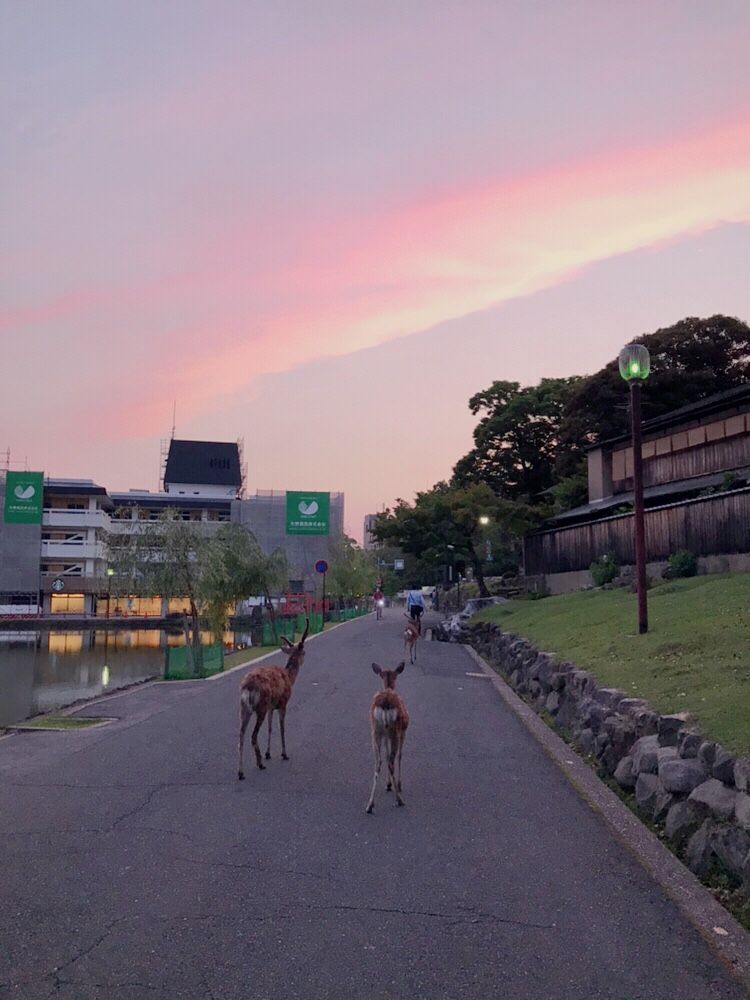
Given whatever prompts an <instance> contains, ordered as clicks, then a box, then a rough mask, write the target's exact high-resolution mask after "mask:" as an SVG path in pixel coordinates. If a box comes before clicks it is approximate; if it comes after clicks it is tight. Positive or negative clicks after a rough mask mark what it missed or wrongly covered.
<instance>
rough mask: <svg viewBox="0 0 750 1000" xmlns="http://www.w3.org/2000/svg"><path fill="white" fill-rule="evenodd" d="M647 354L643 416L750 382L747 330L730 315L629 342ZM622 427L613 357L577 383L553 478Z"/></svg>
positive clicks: (691, 320)
mask: <svg viewBox="0 0 750 1000" xmlns="http://www.w3.org/2000/svg"><path fill="white" fill-rule="evenodd" d="M634 342H635V343H639V344H645V345H646V347H648V350H649V353H650V355H651V376H650V377H649V379H648V381H647V382H646V383H645V384H644V386H643V418H644V420H648V419H649V418H650V417H658V416H661V415H662V414H664V413H669V411H670V410H676V409H678V408H679V407H681V406H686V405H688V404H689V403H695V402H697V401H698V400H701V399H705V398H706V397H707V396H711V395H713V394H714V393H716V392H722V391H723V390H725V389H733V388H734V387H735V386H738V385H742V384H743V383H746V382H748V381H750V327H748V326H747V324H746V323H743V322H742V321H741V320H739V319H734V318H732V317H730V316H721V315H717V316H711V317H709V318H708V319H699V318H697V317H688V318H686V319H682V320H680V321H679V323H675V324H674V325H673V326H668V327H664V328H663V329H660V330H657V331H656V332H655V333H650V334H647V335H644V336H641V337H637V338H635V341H634ZM627 429H628V393H627V391H626V389H625V386H624V384H623V381H622V379H621V378H620V374H619V367H618V363H617V359H616V358H614V359H613V360H612V361H610V362H609V364H607V365H605V366H604V368H602V369H601V370H600V371H598V372H597V373H596V374H595V375H592V376H590V377H589V378H586V379H583V380H580V381H579V383H578V385H577V387H576V389H575V391H574V392H573V394H572V395H571V397H570V399H569V401H568V402H567V404H566V406H565V412H564V414H563V419H562V422H561V425H560V433H559V437H560V449H559V452H558V458H557V464H556V472H557V475H558V477H562V476H567V475H569V474H571V473H572V472H573V471H574V469H575V467H576V465H577V463H579V462H580V458H581V456H582V454H583V450H584V449H585V447H586V446H587V445H591V444H594V443H596V442H598V441H606V440H607V438H610V437H615V436H616V435H618V434H622V433H624V432H625V431H627Z"/></svg>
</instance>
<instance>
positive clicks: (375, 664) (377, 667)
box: [372, 663, 380, 677]
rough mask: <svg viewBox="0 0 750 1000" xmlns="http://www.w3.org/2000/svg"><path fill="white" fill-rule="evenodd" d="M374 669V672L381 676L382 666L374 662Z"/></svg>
mask: <svg viewBox="0 0 750 1000" xmlns="http://www.w3.org/2000/svg"><path fill="white" fill-rule="evenodd" d="M372 670H373V673H375V674H377V675H378V677H380V667H379V666H378V665H377V663H373V665H372Z"/></svg>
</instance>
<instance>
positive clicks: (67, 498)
mask: <svg viewBox="0 0 750 1000" xmlns="http://www.w3.org/2000/svg"><path fill="white" fill-rule="evenodd" d="M162 467H163V473H162V483H161V485H162V487H163V488H162V490H161V491H160V492H155V493H152V492H149V491H148V490H128V491H127V492H123V493H118V492H113V493H109V492H108V491H107V490H106V489H105V488H104V487H103V486H100V485H98V484H97V483H95V482H94V481H93V480H90V479H52V478H48V479H45V481H44V509H43V514H42V523H41V525H38V524H37V525H33V524H7V525H6V524H4V523H2V522H0V615H2V614H13V615H18V614H35V613H37V610H38V608H39V607H41V608H42V610H43V611H44V613H46V614H52V615H57V614H59V615H71V616H75V615H79V616H88V615H97V616H101V617H105V616H107V615H108V614H109V616H110V617H120V616H123V617H125V616H135V615H137V616H144V617H161V616H163V615H166V614H170V613H173V614H177V613H182V612H183V611H184V610H185V608H186V606H187V602H186V601H185V600H184V599H181V598H177V599H172V600H170V601H168V602H166V601H162V599H161V598H159V597H144V596H141V595H138V594H135V595H131V596H129V597H126V598H123V597H120V596H115V595H110V597H109V598H108V596H107V572H106V571H107V561H106V560H107V553H106V547H105V537H106V535H107V534H108V533H113V534H122V533H126V532H132V531H138V530H139V526H142V525H143V523H144V522H152V521H156V520H158V519H159V518H160V517H161V516H162V515H163V514H164V512H165V511H171V512H173V513H174V514H175V515H176V516H177V517H178V518H180V519H181V520H183V521H189V522H191V523H195V524H197V525H200V527H201V529H202V530H203V531H204V532H206V533H211V532H214V531H216V530H217V529H218V528H219V527H220V525H221V524H226V523H228V522H230V521H232V522H235V523H237V524H240V525H242V526H244V527H245V528H247V529H248V530H249V531H251V532H252V533H253V534H254V535H255V537H256V538H257V540H258V543H259V544H260V546H261V548H262V549H263V550H264V551H265V552H266V553H267V554H270V553H271V552H273V551H274V550H275V549H279V548H280V549H282V550H283V551H284V552H285V554H286V556H287V560H288V564H289V578H290V580H289V584H290V589H309V590H312V589H314V588H315V586H316V584H317V583H318V582H319V581H318V578H317V576H316V574H315V563H316V562H317V561H318V560H319V559H328V558H329V556H330V553H329V541H330V537H331V536H337V535H340V534H342V533H343V530H344V496H343V494H342V493H330V494H329V498H330V515H329V525H330V529H329V535H311V536H305V535H295V534H288V533H287V494H286V492H285V491H273V490H271V491H259V492H257V493H256V494H255V495H253V496H245V472H244V462H243V453H242V444H241V442H220V441H183V440H178V439H173V440H172V441H170V442H169V445H168V448H167V447H165V449H164V454H163V463H162ZM4 493H5V476H4V473H0V509H2V505H3V501H4ZM251 596H254V595H248V597H251Z"/></svg>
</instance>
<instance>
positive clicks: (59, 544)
mask: <svg viewBox="0 0 750 1000" xmlns="http://www.w3.org/2000/svg"><path fill="white" fill-rule="evenodd" d="M105 558H106V556H105V551H104V546H103V545H102V543H101V542H80V541H61V540H57V541H43V542H42V560H44V561H48V560H50V559H59V560H60V561H62V562H68V561H69V560H71V559H75V560H76V561H78V560H80V559H105Z"/></svg>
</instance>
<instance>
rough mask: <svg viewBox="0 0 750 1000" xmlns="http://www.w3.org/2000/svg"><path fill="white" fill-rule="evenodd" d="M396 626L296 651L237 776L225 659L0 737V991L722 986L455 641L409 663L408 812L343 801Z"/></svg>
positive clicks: (725, 986)
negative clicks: (59, 725)
mask: <svg viewBox="0 0 750 1000" xmlns="http://www.w3.org/2000/svg"><path fill="white" fill-rule="evenodd" d="M399 621H400V619H399V617H398V615H397V613H396V612H390V613H389V615H388V616H387V617H386V618H385V619H384V620H383V621H382V622H375V621H374V619H373V618H372V617H368V618H365V619H361V620H359V621H357V622H353V623H350V624H348V625H345V626H343V627H342V628H340V629H338V630H336V631H334V632H332V633H330V634H328V635H325V636H322V637H320V638H318V639H316V640H315V641H313V642H311V643H310V644H309V647H308V654H307V659H306V661H305V663H304V665H303V667H302V670H301V672H300V676H299V679H298V681H297V685H296V688H295V691H294V696H293V698H292V702H291V706H290V710H289V713H288V716H287V742H288V749H289V753H290V756H291V760H290V761H289V762H288V763H287V762H283V761H281V759H280V757H279V749H278V745H276V744H275V745H274V759H273V760H272V761H271V762H270V764H269V766H268V768H267V770H265V771H263V772H260V771H257V770H256V769H255V767H254V766H251V758H250V755H249V754H248V757H247V760H246V765H247V766H246V773H247V780H246V781H244V782H238V781H237V779H236V762H235V745H236V737H237V718H238V685H239V680H240V678H241V676H242V674H241V673H234V674H230V675H228V676H226V677H222V678H221V679H219V680H216V681H204V682H195V683H184V684H180V683H176V684H157V685H151V686H148V687H145V688H141V689H138V690H136V691H133V692H130V693H128V694H126V695H122V696H119V697H116V698H113V699H111V700H109V701H107V702H106V703H104V704H99V705H96V706H92V707H91V708H89V709H87V713H88V714H91V715H96V714H99V715H101V714H106V715H112V716H117V717H118V721H117V722H116V723H114V724H112V725H110V726H107V727H105V728H102V729H99V730H92V731H89V732H86V733H28V734H23V735H18V736H12V737H11V738H9V739H5V740H0V843H1V844H2V871H1V873H0V899H1V905H0V997H6V996H12V997H20V998H23V1000H35V998H37V997H40V998H41V997H59V998H65V1000H92V998H117V1000H120V998H123V1000H136V998H138V1000H140V998H151V997H154V998H158V997H165V998H171V997H189V998H213V1000H232V998H273V1000H291V998H306V1000H307V998H324V997H326V998H328V997H330V998H338V997H342V998H345V997H362V998H368V1000H375V998H385V997H409V998H430V1000H434V998H443V997H446V998H448V997H449V998H459V997H471V998H480V997H481V998H484V997H487V998H502V1000H516V998H524V1000H537V998H538V1000H584V998H585V1000H590V998H597V1000H599V998H606V1000H610V998H611V1000H626V998H628V1000H704V998H722V1000H734V998H740V997H743V996H744V995H745V994H744V991H743V990H742V989H741V988H740V987H739V986H738V985H736V984H735V983H734V981H733V980H731V979H730V978H728V976H727V975H726V974H725V972H724V970H723V967H722V966H721V965H720V964H719V963H718V962H717V960H716V959H715V958H714V957H713V955H712V953H711V952H709V950H708V949H707V947H706V946H705V945H704V944H703V942H702V940H701V939H700V938H699V936H698V934H697V933H696V932H695V931H694V930H693V929H692V928H691V927H689V926H687V925H686V924H685V923H684V921H683V919H682V918H681V917H680V915H679V914H678V912H677V910H676V909H675V907H674V905H673V904H672V903H671V902H670V901H669V899H668V898H666V897H665V896H664V894H663V893H662V892H661V890H660V889H659V888H658V887H657V886H656V885H655V884H654V883H653V882H652V881H651V880H650V878H649V877H648V876H647V875H646V873H645V872H644V871H643V870H642V869H641V868H640V866H639V865H638V863H637V862H636V861H635V860H634V859H633V858H632V857H631V856H630V855H629V854H628V853H627V852H626V851H625V850H624V849H623V848H622V847H621V846H620V845H619V844H618V843H617V842H616V841H614V840H613V839H612V837H611V835H610V834H609V832H608V831H607V829H606V827H605V826H604V824H603V822H602V821H601V820H600V819H599V818H598V817H597V815H596V814H594V813H593V812H592V811H591V810H590V808H589V807H588V806H587V805H586V804H585V803H584V802H583V801H582V800H581V799H580V798H579V797H578V795H577V793H576V792H575V791H574V790H573V788H572V787H571V786H570V785H569V784H568V783H567V782H566V780H565V779H564V778H563V776H562V775H561V773H560V772H559V771H558V770H557V768H556V767H555V766H554V765H553V764H552V763H551V762H550V761H549V759H548V758H547V757H546V756H545V755H544V753H543V752H542V751H541V750H540V749H539V747H538V746H537V744H536V742H535V741H534V740H533V738H532V737H531V736H530V735H529V734H528V732H527V731H526V729H524V728H523V727H522V726H521V724H520V723H519V722H518V721H517V719H516V717H515V716H514V715H513V714H512V713H511V712H510V710H509V709H508V708H507V707H506V706H505V705H504V704H503V703H502V702H501V700H500V698H499V697H498V695H497V693H496V692H495V691H494V689H493V687H492V685H491V684H490V683H489V682H488V681H487V680H486V679H482V678H479V677H472V676H470V674H471V673H473V672H475V671H476V667H475V666H474V664H473V662H472V661H471V660H470V658H469V656H468V655H467V654H466V653H465V651H464V650H462V649H461V648H460V647H456V646H449V645H444V644H438V643H430V644H422V646H421V649H420V651H419V662H418V664H417V665H416V667H411V666H409V665H407V668H406V671H405V673H404V674H403V676H402V678H401V680H400V687H399V690H400V692H401V694H402V695H403V696H404V698H405V699H406V701H407V704H408V706H409V711H410V714H411V726H410V730H409V736H408V739H407V743H406V748H405V751H404V794H405V798H406V801H407V806H406V808H405V809H398V808H396V806H395V803H394V802H393V799H392V797H391V796H386V794H385V792H384V791H383V790H382V788H381V792H380V794H379V797H378V799H377V801H376V806H375V813H374V815H372V816H368V815H366V814H365V811H364V807H365V804H366V801H367V797H368V791H369V785H370V780H371V774H372V757H371V751H370V746H369V731H368V724H367V710H368V706H369V702H370V699H371V697H372V694H373V693H374V691H375V690H376V687H377V681H376V678H375V677H374V675H373V673H372V671H371V669H370V664H371V662H372V660H373V659H375V660H377V661H379V662H380V663H381V664H382V665H394V664H395V663H396V662H398V660H399V659H400V658H401V656H402V647H401V644H400V641H399V634H400V626H399ZM279 659H281V657H280V658H279ZM277 736H278V734H277V733H276V734H275V738H277Z"/></svg>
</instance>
